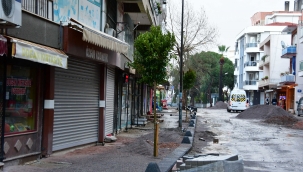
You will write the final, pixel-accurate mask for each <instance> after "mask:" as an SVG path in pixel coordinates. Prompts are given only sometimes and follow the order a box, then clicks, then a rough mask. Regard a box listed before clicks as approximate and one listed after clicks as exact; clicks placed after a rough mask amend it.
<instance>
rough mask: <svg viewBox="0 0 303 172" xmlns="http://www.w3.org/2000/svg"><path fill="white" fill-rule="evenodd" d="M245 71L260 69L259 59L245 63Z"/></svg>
mask: <svg viewBox="0 0 303 172" xmlns="http://www.w3.org/2000/svg"><path fill="white" fill-rule="evenodd" d="M244 70H245V71H259V67H258V62H257V61H248V62H246V63H244Z"/></svg>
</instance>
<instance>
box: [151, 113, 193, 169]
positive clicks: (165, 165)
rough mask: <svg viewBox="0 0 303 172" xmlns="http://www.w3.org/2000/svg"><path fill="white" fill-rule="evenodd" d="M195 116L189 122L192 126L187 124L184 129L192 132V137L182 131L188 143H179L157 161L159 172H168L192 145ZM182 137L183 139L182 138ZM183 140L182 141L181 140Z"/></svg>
mask: <svg viewBox="0 0 303 172" xmlns="http://www.w3.org/2000/svg"><path fill="white" fill-rule="evenodd" d="M194 116H195V118H194V119H193V118H191V121H190V123H191V124H192V123H193V126H190V125H189V126H188V128H187V129H186V132H187V131H190V132H191V134H192V137H189V136H185V133H186V132H184V138H185V137H186V140H187V139H189V142H190V143H181V145H180V146H179V147H177V148H176V149H175V150H174V151H173V152H172V153H171V154H169V155H168V156H166V157H165V158H163V160H162V161H160V162H159V164H158V166H159V168H160V171H161V172H169V171H171V169H172V168H173V166H174V165H175V164H176V163H177V160H178V159H180V158H182V157H183V156H184V155H185V154H187V153H188V152H189V151H190V149H191V148H192V146H193V139H194V136H195V128H196V127H195V126H196V115H194ZM184 138H183V140H184ZM182 142H183V141H182ZM148 170H149V169H148V167H147V169H146V172H147V171H148Z"/></svg>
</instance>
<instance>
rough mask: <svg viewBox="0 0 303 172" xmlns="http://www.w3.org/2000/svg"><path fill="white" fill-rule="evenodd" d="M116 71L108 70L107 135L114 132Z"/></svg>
mask: <svg viewBox="0 0 303 172" xmlns="http://www.w3.org/2000/svg"><path fill="white" fill-rule="evenodd" d="M114 96H115V69H113V68H107V81H106V114H105V115H106V116H105V134H106V135H107V134H110V133H113V130H114Z"/></svg>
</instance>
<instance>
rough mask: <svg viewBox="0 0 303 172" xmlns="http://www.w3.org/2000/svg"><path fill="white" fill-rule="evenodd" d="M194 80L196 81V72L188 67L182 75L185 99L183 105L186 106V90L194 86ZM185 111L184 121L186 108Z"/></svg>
mask: <svg viewBox="0 0 303 172" xmlns="http://www.w3.org/2000/svg"><path fill="white" fill-rule="evenodd" d="M195 82H196V72H195V71H193V70H191V69H189V70H188V71H187V72H186V73H185V74H184V77H183V89H184V91H185V99H186V101H185V102H186V105H185V107H187V91H188V90H189V89H191V88H192V87H193V86H194V84H195ZM185 111H186V117H185V121H187V108H185Z"/></svg>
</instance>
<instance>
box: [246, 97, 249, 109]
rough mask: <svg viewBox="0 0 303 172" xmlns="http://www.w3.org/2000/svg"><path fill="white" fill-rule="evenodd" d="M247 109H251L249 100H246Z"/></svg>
mask: <svg viewBox="0 0 303 172" xmlns="http://www.w3.org/2000/svg"><path fill="white" fill-rule="evenodd" d="M246 107H247V108H248V107H249V100H248V99H246Z"/></svg>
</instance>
